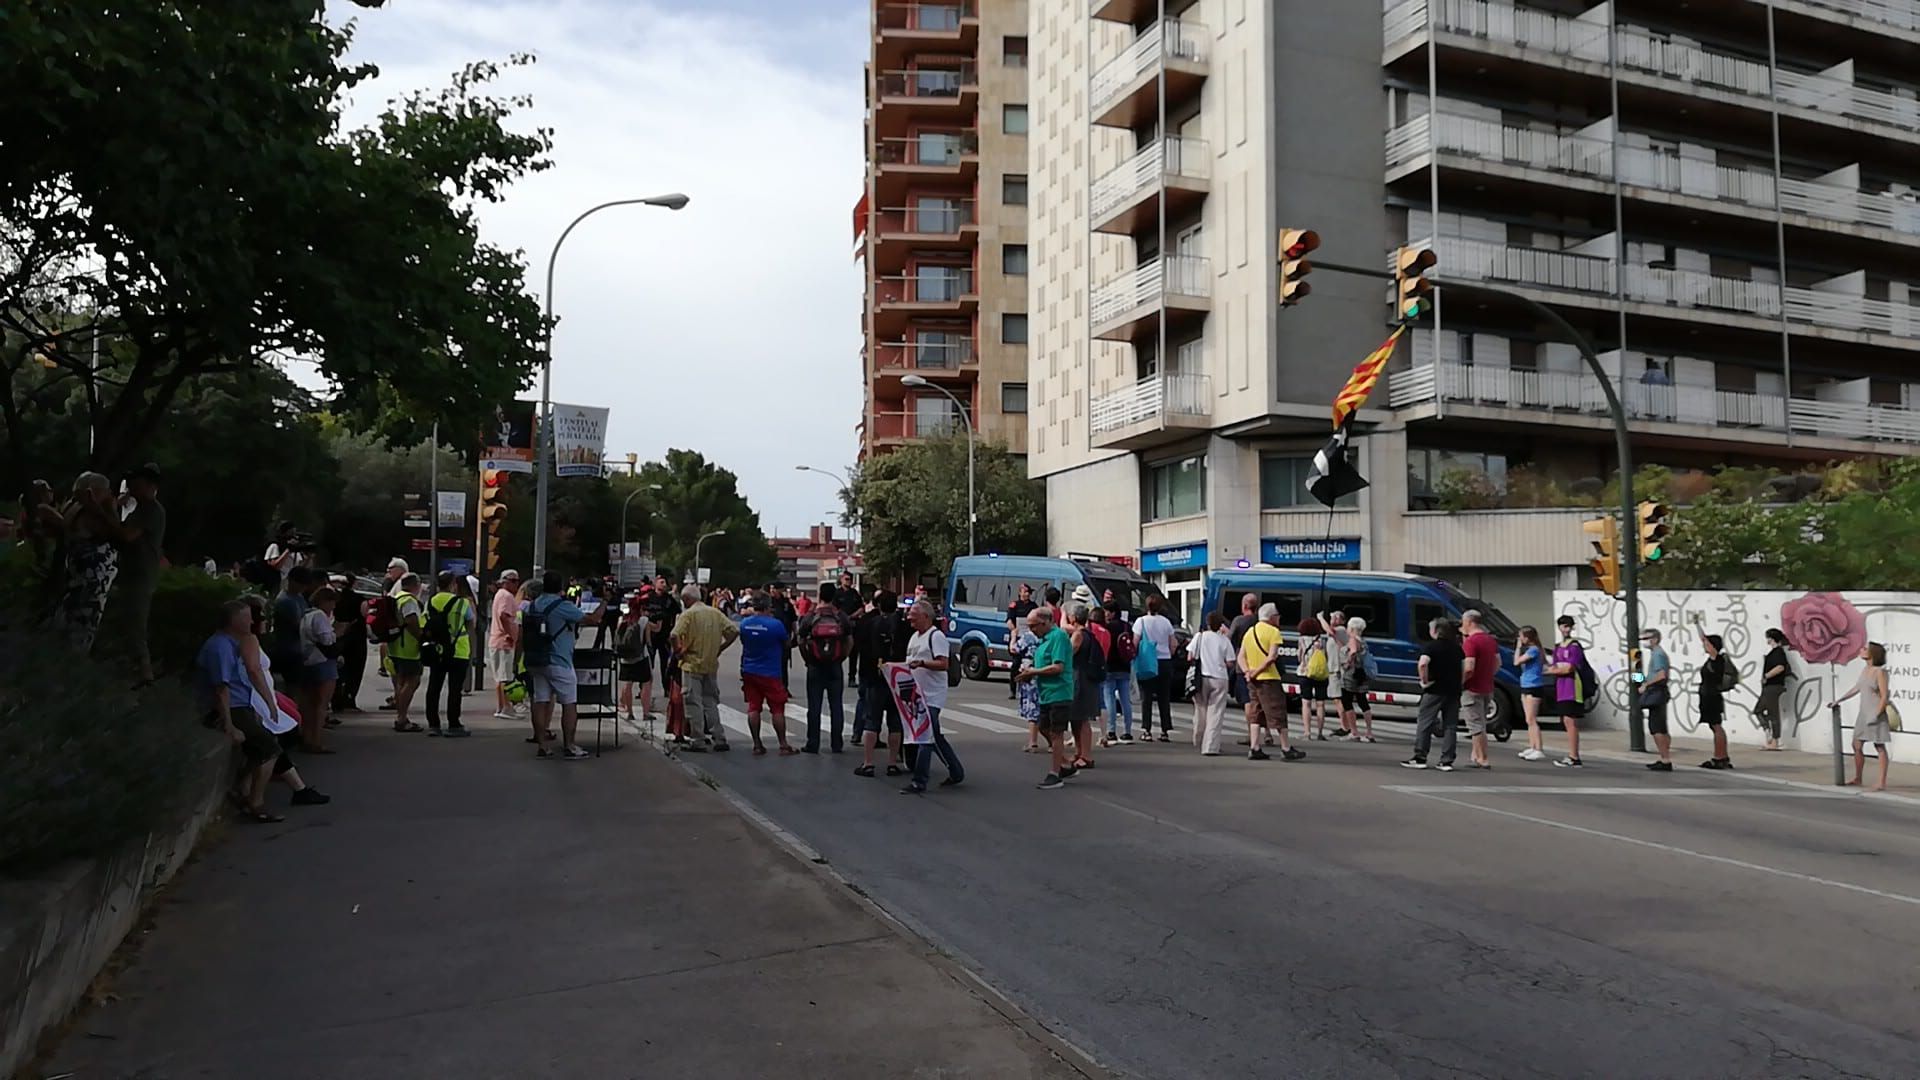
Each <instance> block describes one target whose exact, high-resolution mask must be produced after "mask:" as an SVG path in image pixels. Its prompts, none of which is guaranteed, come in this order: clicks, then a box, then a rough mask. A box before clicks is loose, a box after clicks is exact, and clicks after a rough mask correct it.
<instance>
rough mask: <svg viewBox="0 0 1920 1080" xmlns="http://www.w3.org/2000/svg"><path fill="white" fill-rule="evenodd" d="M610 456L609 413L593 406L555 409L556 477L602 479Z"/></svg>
mask: <svg viewBox="0 0 1920 1080" xmlns="http://www.w3.org/2000/svg"><path fill="white" fill-rule="evenodd" d="M606 453H607V410H606V409H604V408H601V407H597V406H593V405H561V404H558V403H556V404H555V405H554V406H553V465H554V475H555V476H600V475H603V471H604V469H605V462H604V459H605V457H606Z"/></svg>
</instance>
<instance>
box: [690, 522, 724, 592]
mask: <svg viewBox="0 0 1920 1080" xmlns="http://www.w3.org/2000/svg"><path fill="white" fill-rule="evenodd" d="M726 534H727V530H725V529H715V530H713V531H712V532H706V533H701V534H700V538H699V539H698V540H695V541H694V542H693V581H694V584H696V585H698V584H699V583H700V545H701V544H704V543H706V542H707V541H708V540H710V539H712V538H713V537H716V536H725V535H726Z"/></svg>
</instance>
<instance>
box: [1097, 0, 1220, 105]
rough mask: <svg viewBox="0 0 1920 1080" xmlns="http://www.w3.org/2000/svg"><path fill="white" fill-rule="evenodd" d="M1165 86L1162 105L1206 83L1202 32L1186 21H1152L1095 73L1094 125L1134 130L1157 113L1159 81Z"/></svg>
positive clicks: (1204, 33)
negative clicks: (1165, 98)
mask: <svg viewBox="0 0 1920 1080" xmlns="http://www.w3.org/2000/svg"><path fill="white" fill-rule="evenodd" d="M1162 76H1164V77H1165V79H1166V83H1167V107H1168V108H1169V109H1171V108H1173V107H1174V106H1175V105H1178V104H1180V103H1182V102H1185V101H1187V100H1189V99H1191V98H1192V97H1193V96H1194V95H1196V94H1198V93H1199V92H1200V88H1201V87H1202V86H1203V85H1205V84H1206V81H1207V28H1206V27H1204V26H1201V25H1200V24H1199V23H1196V22H1193V21H1192V20H1189V19H1168V20H1166V21H1165V22H1161V23H1155V24H1154V26H1153V27H1152V28H1151V29H1149V30H1147V31H1146V32H1145V33H1143V34H1141V35H1140V36H1139V37H1138V38H1136V39H1135V40H1134V43H1133V44H1132V45H1130V46H1128V47H1127V50H1126V51H1125V52H1123V53H1121V54H1120V55H1119V56H1116V57H1114V58H1113V59H1112V60H1109V61H1107V62H1106V64H1104V65H1102V66H1101V68H1100V70H1098V71H1096V72H1094V75H1093V82H1092V85H1091V86H1090V87H1089V89H1088V98H1089V100H1090V101H1091V102H1092V103H1093V109H1092V115H1093V122H1094V123H1096V124H1103V125H1105V126H1108V127H1123V128H1137V127H1139V126H1141V125H1142V124H1144V123H1146V122H1147V121H1149V120H1152V119H1154V118H1155V117H1156V116H1158V115H1159V112H1160V89H1159V85H1158V84H1159V81H1160V79H1161V77H1162Z"/></svg>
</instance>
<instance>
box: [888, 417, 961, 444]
mask: <svg viewBox="0 0 1920 1080" xmlns="http://www.w3.org/2000/svg"><path fill="white" fill-rule="evenodd" d="M966 430H967V425H966V422H965V421H964V420H962V419H961V418H960V417H958V416H956V415H954V414H953V413H951V412H944V413H940V412H931V413H922V412H915V411H912V410H891V411H887V412H876V413H874V414H873V418H872V419H871V420H870V421H869V422H868V425H867V440H868V441H869V442H873V443H880V444H895V445H897V444H899V443H905V442H911V441H913V440H915V439H934V438H939V437H941V436H943V435H959V434H961V433H962V432H965V431H966Z"/></svg>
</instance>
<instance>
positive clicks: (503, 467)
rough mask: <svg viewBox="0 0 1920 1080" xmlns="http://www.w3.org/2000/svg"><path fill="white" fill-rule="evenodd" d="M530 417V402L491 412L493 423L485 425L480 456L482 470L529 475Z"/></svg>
mask: <svg viewBox="0 0 1920 1080" xmlns="http://www.w3.org/2000/svg"><path fill="white" fill-rule="evenodd" d="M533 414H534V404H533V402H531V401H510V402H507V403H506V404H505V405H496V406H494V408H493V422H492V423H490V424H489V425H487V430H486V431H485V432H484V433H483V436H482V442H483V443H484V444H485V450H484V452H483V453H482V454H481V455H480V467H481V468H482V469H496V470H498V471H500V472H517V473H530V472H532V471H533V427H534V424H533Z"/></svg>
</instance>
